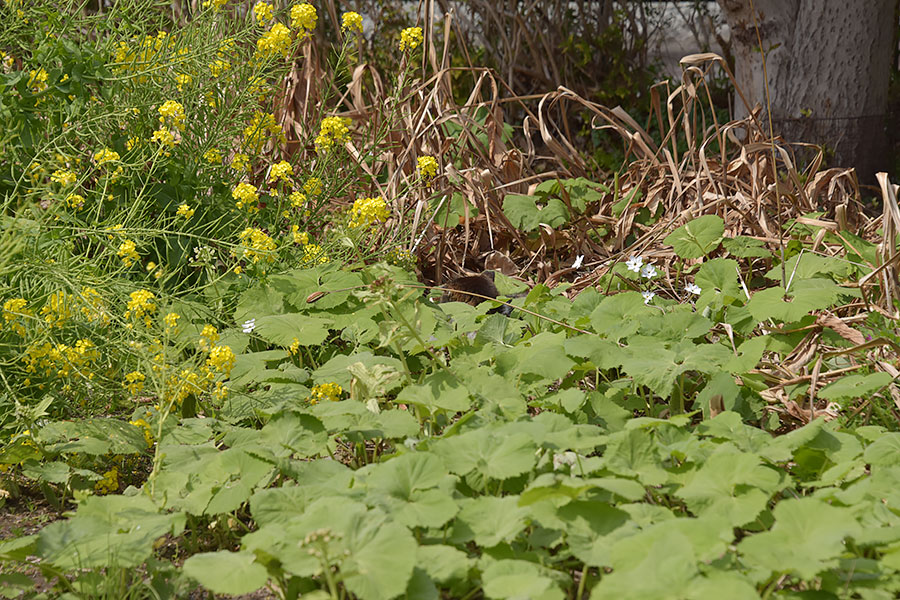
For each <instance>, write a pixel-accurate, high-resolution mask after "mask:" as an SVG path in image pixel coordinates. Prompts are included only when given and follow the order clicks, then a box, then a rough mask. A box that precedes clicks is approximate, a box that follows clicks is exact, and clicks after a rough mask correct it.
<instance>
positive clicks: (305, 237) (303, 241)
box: [291, 225, 309, 246]
mask: <svg viewBox="0 0 900 600" xmlns="http://www.w3.org/2000/svg"><path fill="white" fill-rule="evenodd" d="M291 237H293V239H294V243H295V244H300V245H302V246H306V245H307V244H309V234H308V233H306V232H305V231H300V226H299V225H291Z"/></svg>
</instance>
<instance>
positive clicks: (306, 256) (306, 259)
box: [301, 244, 328, 265]
mask: <svg viewBox="0 0 900 600" xmlns="http://www.w3.org/2000/svg"><path fill="white" fill-rule="evenodd" d="M301 260H302V263H303V264H304V265H315V264H325V263H327V262H328V255H327V254H325V251H324V250H322V247H321V246H319V245H318V244H306V245H305V246H303V258H302V259H301Z"/></svg>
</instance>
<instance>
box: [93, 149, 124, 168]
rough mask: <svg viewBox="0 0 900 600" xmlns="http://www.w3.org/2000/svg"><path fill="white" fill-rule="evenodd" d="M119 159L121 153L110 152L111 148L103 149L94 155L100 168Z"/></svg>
mask: <svg viewBox="0 0 900 600" xmlns="http://www.w3.org/2000/svg"><path fill="white" fill-rule="evenodd" d="M119 158H120V157H119V153H118V152H116V151H115V150H110V149H109V148H102V149H100V150H98V151H97V152H95V153H94V160H95V161H97V165H98V166H99V165H102V164H104V163H108V162H114V161H117V160H119Z"/></svg>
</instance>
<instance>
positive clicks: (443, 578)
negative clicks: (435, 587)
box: [416, 544, 472, 583]
mask: <svg viewBox="0 0 900 600" xmlns="http://www.w3.org/2000/svg"><path fill="white" fill-rule="evenodd" d="M416 558H417V560H418V564H419V566H420V567H421V568H422V569H424V570H425V572H427V573H428V575H429V576H430V577H431V578H432V579H433V580H435V581H437V582H439V583H449V582H451V581H464V580H466V579H467V578H468V572H469V567H470V566H471V564H472V561H471V560H470V559H469V557H468V556H467V555H466V553H465V552H462V551H461V550H457V549H456V548H454V547H453V546H444V545H442V544H429V545H427V546H419V549H418V550H417V552H416Z"/></svg>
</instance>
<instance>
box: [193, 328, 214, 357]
mask: <svg viewBox="0 0 900 600" xmlns="http://www.w3.org/2000/svg"><path fill="white" fill-rule="evenodd" d="M218 341H219V330H218V329H216V328H215V327H214V326H213V325H204V326H203V329H202V330H201V331H200V339H199V340H197V345H198V346H199V347H200V349H201V350H203V351H204V352H206V351H208V350H209V349H210V348H213V347H214V346H215V345H216V342H218Z"/></svg>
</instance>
